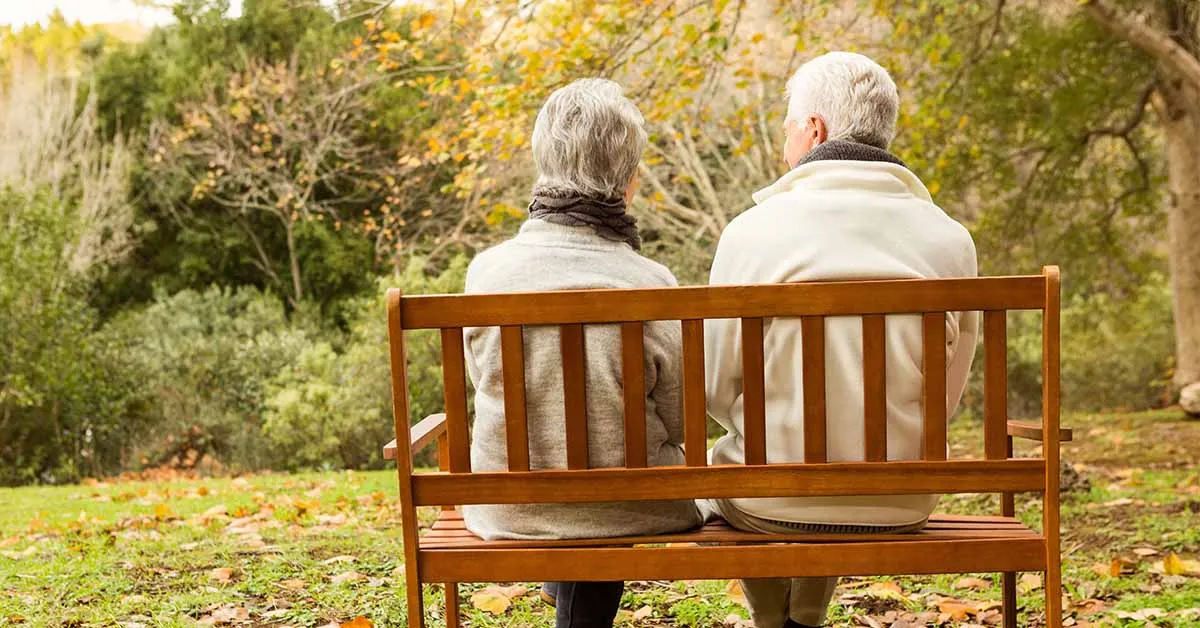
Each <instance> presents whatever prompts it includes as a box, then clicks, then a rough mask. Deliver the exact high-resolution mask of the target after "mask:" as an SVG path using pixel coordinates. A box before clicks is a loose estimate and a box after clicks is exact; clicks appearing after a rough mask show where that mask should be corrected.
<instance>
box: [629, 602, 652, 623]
mask: <svg viewBox="0 0 1200 628" xmlns="http://www.w3.org/2000/svg"><path fill="white" fill-rule="evenodd" d="M653 614H654V608H652V607H650V606H649V605H647V606H643V607H641V608H639V609H637V610H636V611H633V621H641V620H643V619H646V618H647V617H649V616H651V615H653Z"/></svg>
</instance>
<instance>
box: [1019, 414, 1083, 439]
mask: <svg viewBox="0 0 1200 628" xmlns="http://www.w3.org/2000/svg"><path fill="white" fill-rule="evenodd" d="M1008 435H1009V436H1012V437H1014V438H1026V439H1029V440H1036V441H1041V440H1042V426H1041V424H1039V423H1026V422H1024V421H1012V420H1010V421H1009V422H1008ZM1073 436H1074V432H1072V431H1071V428H1069V427H1059V428H1058V442H1060V443H1069V442H1071V439H1072V437H1073Z"/></svg>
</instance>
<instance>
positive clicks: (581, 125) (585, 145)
mask: <svg viewBox="0 0 1200 628" xmlns="http://www.w3.org/2000/svg"><path fill="white" fill-rule="evenodd" d="M644 124H645V120H644V119H643V118H642V114H641V112H639V111H638V108H637V106H636V105H634V104H633V102H631V101H630V100H629V99H628V98H626V97H625V96H624V95H623V94H622V92H621V86H620V85H618V84H616V83H614V82H612V81H609V80H605V79H581V80H578V81H575V82H573V83H571V84H570V85H567V86H566V87H561V88H559V89H557V90H555V91H554V93H552V94H550V97H549V98H547V99H546V103H545V104H544V105H542V110H541V111H539V112H538V116H537V121H536V122H535V123H534V125H533V160H534V162H535V163H536V164H537V169H538V179H537V184H536V185H535V187H553V188H556V189H559V190H566V191H570V192H575V193H578V194H580V195H583V196H603V197H608V198H612V197H621V196H623V195H624V194H625V188H626V187H628V186H629V182H630V181H631V180H633V175H634V174H635V173H636V172H637V166H638V162H639V161H640V160H641V158H642V153H643V152H644V151H645V150H646V130H645V128H644V126H643V125H644Z"/></svg>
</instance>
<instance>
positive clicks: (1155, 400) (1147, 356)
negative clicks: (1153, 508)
mask: <svg viewBox="0 0 1200 628" xmlns="http://www.w3.org/2000/svg"><path fill="white" fill-rule="evenodd" d="M1171 307H1172V305H1171V289H1170V286H1169V285H1168V283H1167V279H1166V277H1164V276H1163V275H1161V274H1152V275H1150V276H1149V277H1148V279H1147V280H1146V281H1145V282H1144V283H1143V284H1142V285H1141V286H1140V287H1139V288H1138V289H1137V291H1136V292H1135V293H1134V294H1133V295H1131V298H1129V299H1128V300H1120V299H1114V298H1112V297H1110V296H1109V295H1107V294H1103V293H1094V294H1090V295H1080V296H1076V297H1073V298H1070V299H1068V300H1067V301H1066V302H1065V303H1064V306H1063V310H1062V347H1061V351H1062V407H1063V410H1065V411H1076V412H1091V411H1097V410H1116V409H1120V410H1141V409H1146V408H1154V407H1159V406H1162V405H1164V404H1166V403H1169V402H1170V380H1171V365H1172V356H1173V353H1174V349H1175V345H1174V337H1175V336H1174V331H1175V328H1174V323H1173V319H1172V314H1171V312H1172V310H1171ZM1008 336H1009V337H1008V353H1009V357H1008V368H1009V370H1008V393H1009V414H1010V415H1011V416H1013V417H1039V416H1041V413H1042V317H1041V315H1040V314H1037V313H1016V314H1010V316H1009V324H1008ZM982 344H983V343H982V340H981V341H980V345H981V346H980V347H979V353H978V354H977V355H976V360H975V366H974V367H973V369H972V377H971V385H970V388H969V390H968V394H967V396H966V398H965V399H964V409H965V411H966V413H968V414H974V415H977V416H978V415H979V414H980V413H981V412H982V399H983V353H982V351H983V347H982Z"/></svg>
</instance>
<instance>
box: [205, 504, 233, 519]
mask: <svg viewBox="0 0 1200 628" xmlns="http://www.w3.org/2000/svg"><path fill="white" fill-rule="evenodd" d="M227 514H229V508H228V507H226V506H225V504H217V505H216V506H213V507H212V508H209V509H208V510H205V511H204V513H203V514H201V515H200V517H201V518H202V519H211V518H213V517H217V516H220V515H227Z"/></svg>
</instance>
